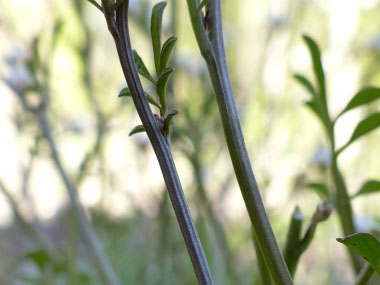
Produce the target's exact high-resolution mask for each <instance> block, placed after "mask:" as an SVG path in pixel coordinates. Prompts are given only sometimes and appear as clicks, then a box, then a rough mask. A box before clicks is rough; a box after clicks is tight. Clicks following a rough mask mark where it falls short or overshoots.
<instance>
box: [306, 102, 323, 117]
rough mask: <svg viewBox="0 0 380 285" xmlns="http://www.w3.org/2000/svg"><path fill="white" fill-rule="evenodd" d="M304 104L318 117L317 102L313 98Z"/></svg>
mask: <svg viewBox="0 0 380 285" xmlns="http://www.w3.org/2000/svg"><path fill="white" fill-rule="evenodd" d="M305 105H306V107H308V108H309V109H310V110H311V111H313V112H314V113H315V114H316V115H317V116H318V117H319V118H320V115H319V109H318V105H317V102H315V100H310V101H306V102H305Z"/></svg>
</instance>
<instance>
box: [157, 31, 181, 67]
mask: <svg viewBox="0 0 380 285" xmlns="http://www.w3.org/2000/svg"><path fill="white" fill-rule="evenodd" d="M176 41H177V37H170V38H168V39H167V40H166V42H165V43H164V45H163V46H162V50H161V54H160V70H159V74H161V72H162V71H163V70H164V69H165V68H166V67H167V65H168V62H169V58H170V55H171V53H172V50H173V47H174V44H175V43H176Z"/></svg>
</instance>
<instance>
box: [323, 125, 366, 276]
mask: <svg viewBox="0 0 380 285" xmlns="http://www.w3.org/2000/svg"><path fill="white" fill-rule="evenodd" d="M328 124H329V126H330V127H329V130H328V132H329V139H330V144H331V153H332V161H331V175H332V177H333V181H334V184H335V190H336V193H335V201H336V207H337V211H338V215H339V220H340V223H341V226H342V229H343V233H344V235H346V236H348V235H351V234H353V233H355V232H356V230H355V224H354V218H353V217H354V215H353V211H352V206H351V200H350V196H349V195H348V191H347V188H346V184H345V182H344V179H343V176H342V174H341V172H340V170H339V167H338V154H337V153H336V152H335V137H334V124H333V123H332V121H331V119H330V118H328ZM348 253H349V255H350V257H351V263H352V266H353V268H354V270H355V272H356V273H358V272H359V271H360V269H361V267H362V262H361V260H360V259H359V256H358V255H357V254H355V253H354V252H352V251H351V250H348Z"/></svg>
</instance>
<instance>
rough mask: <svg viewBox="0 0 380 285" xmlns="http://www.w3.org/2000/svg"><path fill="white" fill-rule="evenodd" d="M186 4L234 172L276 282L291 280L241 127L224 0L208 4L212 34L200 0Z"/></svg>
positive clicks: (216, 0) (215, 0)
mask: <svg viewBox="0 0 380 285" xmlns="http://www.w3.org/2000/svg"><path fill="white" fill-rule="evenodd" d="M187 5H188V9H189V13H190V19H191V23H192V26H193V31H194V33H195V37H196V40H197V43H198V46H199V49H200V52H201V54H202V56H203V57H204V59H205V61H206V64H207V67H208V70H209V74H210V77H211V81H212V84H213V87H214V90H215V93H216V98H217V102H218V107H219V113H220V116H221V118H222V123H223V128H224V133H225V137H226V140H227V145H228V149H229V152H230V156H231V160H232V164H233V166H234V170H235V175H236V178H237V180H238V183H239V186H240V189H241V192H242V195H243V198H244V201H245V205H246V207H247V210H248V214H249V216H250V219H251V222H252V225H253V227H254V230H255V233H256V235H257V240H258V243H259V245H260V248H261V250H262V253H263V255H264V257H265V259H266V262H267V264H268V268H269V270H270V272H271V274H272V277H273V280H274V281H275V283H277V284H292V283H293V281H292V279H291V277H290V274H289V271H288V269H287V267H286V264H285V261H284V259H283V257H282V255H281V252H280V249H279V247H278V245H277V241H276V239H275V237H274V233H273V231H272V227H271V225H270V222H269V219H268V216H267V214H266V211H265V207H264V204H263V201H262V199H261V196H260V192H259V189H258V186H257V183H256V179H255V177H254V174H253V171H252V168H251V164H250V161H249V156H248V153H247V149H246V146H245V142H244V138H243V133H242V131H241V126H240V122H239V116H238V112H237V109H236V105H235V99H234V95H233V91H232V86H231V82H230V78H229V74H228V69H227V63H226V57H225V52H224V43H223V34H222V33H223V32H222V16H221V7H220V6H221V3H220V1H219V0H211V3H210V4H209V6H208V7H207V9H209V13H210V15H209V21H208V23H207V25H208V26H209V29H210V38H209V36H208V35H207V32H206V30H205V27H204V22H203V18H202V13H201V12H200V11H199V10H198V7H197V1H195V0H187ZM206 22H207V21H206Z"/></svg>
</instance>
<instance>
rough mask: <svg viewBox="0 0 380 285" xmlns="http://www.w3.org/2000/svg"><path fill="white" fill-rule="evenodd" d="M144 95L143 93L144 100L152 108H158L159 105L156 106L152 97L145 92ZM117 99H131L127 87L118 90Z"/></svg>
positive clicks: (156, 103)
mask: <svg viewBox="0 0 380 285" xmlns="http://www.w3.org/2000/svg"><path fill="white" fill-rule="evenodd" d="M144 93H145V97H146V99H147V100H148V102H149V103H150V104H152V105H153V106H155V107H157V108H160V104H158V102H157V101H156V100H155V99H154V98H153V97H152V96H150V95H149V93H147V92H145V91H144ZM118 97H132V93H131V91H130V90H129V88H128V87H125V88H123V89H121V90H120V92H119V95H118Z"/></svg>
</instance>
